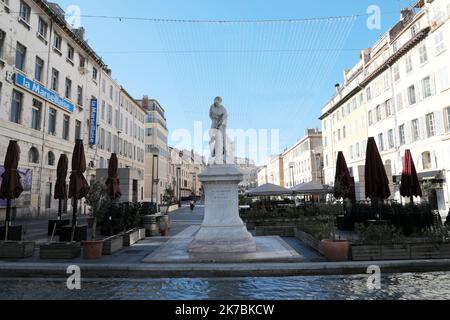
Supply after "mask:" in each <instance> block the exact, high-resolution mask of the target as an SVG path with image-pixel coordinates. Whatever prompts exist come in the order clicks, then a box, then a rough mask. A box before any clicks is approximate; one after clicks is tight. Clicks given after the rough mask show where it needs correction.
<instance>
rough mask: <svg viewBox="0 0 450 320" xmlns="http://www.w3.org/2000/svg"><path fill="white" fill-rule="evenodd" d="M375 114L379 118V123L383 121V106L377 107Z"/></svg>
mask: <svg viewBox="0 0 450 320" xmlns="http://www.w3.org/2000/svg"><path fill="white" fill-rule="evenodd" d="M375 113H376V116H377V122H378V121H381V120H382V115H381V106H380V105H377V106H376V108H375Z"/></svg>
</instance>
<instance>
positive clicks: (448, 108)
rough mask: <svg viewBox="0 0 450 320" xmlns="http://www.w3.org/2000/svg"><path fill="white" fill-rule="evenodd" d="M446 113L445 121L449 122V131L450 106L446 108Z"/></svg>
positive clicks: (448, 129)
mask: <svg viewBox="0 0 450 320" xmlns="http://www.w3.org/2000/svg"><path fill="white" fill-rule="evenodd" d="M444 113H445V115H444V117H445V121H446V122H447V123H446V125H447V132H449V131H450V107H447V108H445V110H444Z"/></svg>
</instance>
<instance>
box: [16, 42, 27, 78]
mask: <svg viewBox="0 0 450 320" xmlns="http://www.w3.org/2000/svg"><path fill="white" fill-rule="evenodd" d="M26 54H27V48H26V47H25V46H24V45H22V44H21V43H20V42H17V46H16V68H17V69H19V70H22V71H25V57H26Z"/></svg>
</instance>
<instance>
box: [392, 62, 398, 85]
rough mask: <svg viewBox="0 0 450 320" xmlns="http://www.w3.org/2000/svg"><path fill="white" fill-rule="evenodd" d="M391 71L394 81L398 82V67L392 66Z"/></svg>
mask: <svg viewBox="0 0 450 320" xmlns="http://www.w3.org/2000/svg"><path fill="white" fill-rule="evenodd" d="M392 71H393V73H394V81H398V80H400V67H399V65H398V64H396V65H394V67H393V68H392Z"/></svg>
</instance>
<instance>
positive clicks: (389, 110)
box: [384, 99, 393, 117]
mask: <svg viewBox="0 0 450 320" xmlns="http://www.w3.org/2000/svg"><path fill="white" fill-rule="evenodd" d="M384 107H385V112H386V117H390V116H392V114H393V112H392V103H391V99H389V100H386V102H385V103H384Z"/></svg>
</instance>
